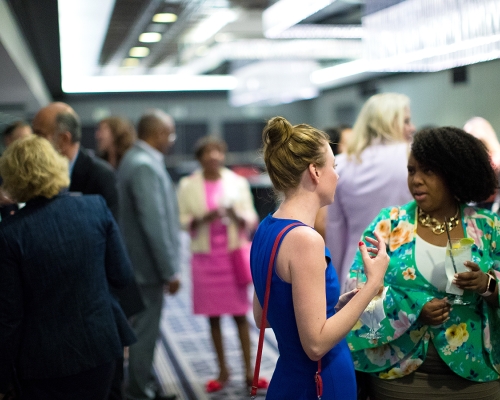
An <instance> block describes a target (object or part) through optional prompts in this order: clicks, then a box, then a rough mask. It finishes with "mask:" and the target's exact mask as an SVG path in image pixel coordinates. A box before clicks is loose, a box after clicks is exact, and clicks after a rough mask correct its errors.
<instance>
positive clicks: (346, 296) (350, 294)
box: [335, 289, 359, 312]
mask: <svg viewBox="0 0 500 400" xmlns="http://www.w3.org/2000/svg"><path fill="white" fill-rule="evenodd" d="M358 292H359V289H354V290H351V291H349V292H346V293H344V294H342V295H341V296H340V297H339V301H338V303H337V305H336V306H335V311H337V312H338V311H340V310H342V308H343V307H344V306H345V305H346V304H347V303H349V301H351V299H352V298H353V297H354V296H355V295H356V293H358Z"/></svg>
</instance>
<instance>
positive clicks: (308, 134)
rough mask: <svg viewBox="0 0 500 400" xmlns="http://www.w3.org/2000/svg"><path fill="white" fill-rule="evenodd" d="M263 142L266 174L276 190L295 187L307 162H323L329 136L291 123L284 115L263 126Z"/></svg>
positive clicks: (317, 130)
mask: <svg viewBox="0 0 500 400" xmlns="http://www.w3.org/2000/svg"><path fill="white" fill-rule="evenodd" d="M262 141H263V144H264V147H263V153H264V161H265V163H266V169H267V173H268V174H269V177H270V178H271V182H272V183H273V186H274V189H275V190H276V191H278V192H286V191H288V190H290V189H295V188H296V187H298V185H299V183H300V179H301V175H302V173H303V172H304V171H305V170H306V169H307V168H308V167H309V165H310V164H314V165H317V166H318V167H323V166H324V165H325V162H326V154H325V145H328V143H329V139H328V135H327V134H326V133H325V132H323V131H321V130H319V129H316V128H313V127H312V126H309V125H306V124H300V125H295V126H292V124H290V122H288V121H287V120H286V119H285V118H283V117H274V118H272V119H270V120H269V121H268V123H267V125H266V126H265V127H264V131H263V132H262Z"/></svg>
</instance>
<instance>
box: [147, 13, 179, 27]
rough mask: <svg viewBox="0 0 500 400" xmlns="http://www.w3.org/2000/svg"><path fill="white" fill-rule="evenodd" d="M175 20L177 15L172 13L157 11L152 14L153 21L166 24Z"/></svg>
mask: <svg viewBox="0 0 500 400" xmlns="http://www.w3.org/2000/svg"><path fill="white" fill-rule="evenodd" d="M175 21H177V15H175V14H173V13H158V14H155V15H154V16H153V22H158V23H160V24H168V23H171V22H175Z"/></svg>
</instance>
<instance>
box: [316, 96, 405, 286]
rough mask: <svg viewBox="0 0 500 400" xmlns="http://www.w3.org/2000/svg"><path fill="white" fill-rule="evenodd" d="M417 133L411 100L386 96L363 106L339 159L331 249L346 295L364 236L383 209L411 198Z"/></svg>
mask: <svg viewBox="0 0 500 400" xmlns="http://www.w3.org/2000/svg"><path fill="white" fill-rule="evenodd" d="M414 132H415V126H414V125H413V124H412V122H411V112H410V99H409V98H408V97H407V96H405V95H403V94H398V93H381V94H376V95H374V96H372V97H370V98H369V99H368V100H367V101H366V103H365V104H364V105H363V108H362V109H361V112H360V113H359V115H358V118H357V120H356V123H355V124H354V126H353V132H352V134H351V137H350V140H349V142H348V143H347V148H346V150H345V152H344V153H343V154H340V155H339V156H337V157H336V161H337V172H338V174H339V175H340V180H339V183H338V186H337V192H336V195H335V202H334V203H333V204H331V205H330V206H328V210H327V222H326V246H327V247H328V249H329V250H330V252H331V254H332V263H333V265H334V266H335V268H336V270H337V274H338V276H339V281H340V284H341V293H342V292H345V291H348V290H350V289H352V287H350V286H346V282H345V281H346V278H347V275H348V273H349V269H350V267H351V264H352V262H353V260H354V255H355V253H356V250H357V246H356V243H358V241H359V239H360V237H361V234H362V233H363V231H364V229H365V228H366V226H367V225H368V224H369V223H370V221H372V220H373V218H374V217H375V216H376V215H377V213H378V212H379V211H380V209H381V208H384V207H388V206H391V205H396V204H404V203H406V202H408V201H410V200H411V195H410V192H409V190H408V186H407V184H406V178H407V173H406V164H407V161H408V153H409V142H410V141H411V138H412V135H413V133H414Z"/></svg>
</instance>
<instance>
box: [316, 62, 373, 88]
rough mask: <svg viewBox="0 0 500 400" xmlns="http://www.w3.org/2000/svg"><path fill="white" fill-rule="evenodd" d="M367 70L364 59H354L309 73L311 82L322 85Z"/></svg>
mask: <svg viewBox="0 0 500 400" xmlns="http://www.w3.org/2000/svg"><path fill="white" fill-rule="evenodd" d="M367 71H368V63H367V62H366V60H356V61H351V62H346V63H343V64H339V65H334V66H333V67H328V68H323V69H319V70H317V71H314V72H313V73H312V74H311V82H312V83H314V84H316V85H322V84H324V83H327V82H332V81H335V80H340V79H342V78H346V77H349V76H352V75H358V74H361V73H363V72H367Z"/></svg>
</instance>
